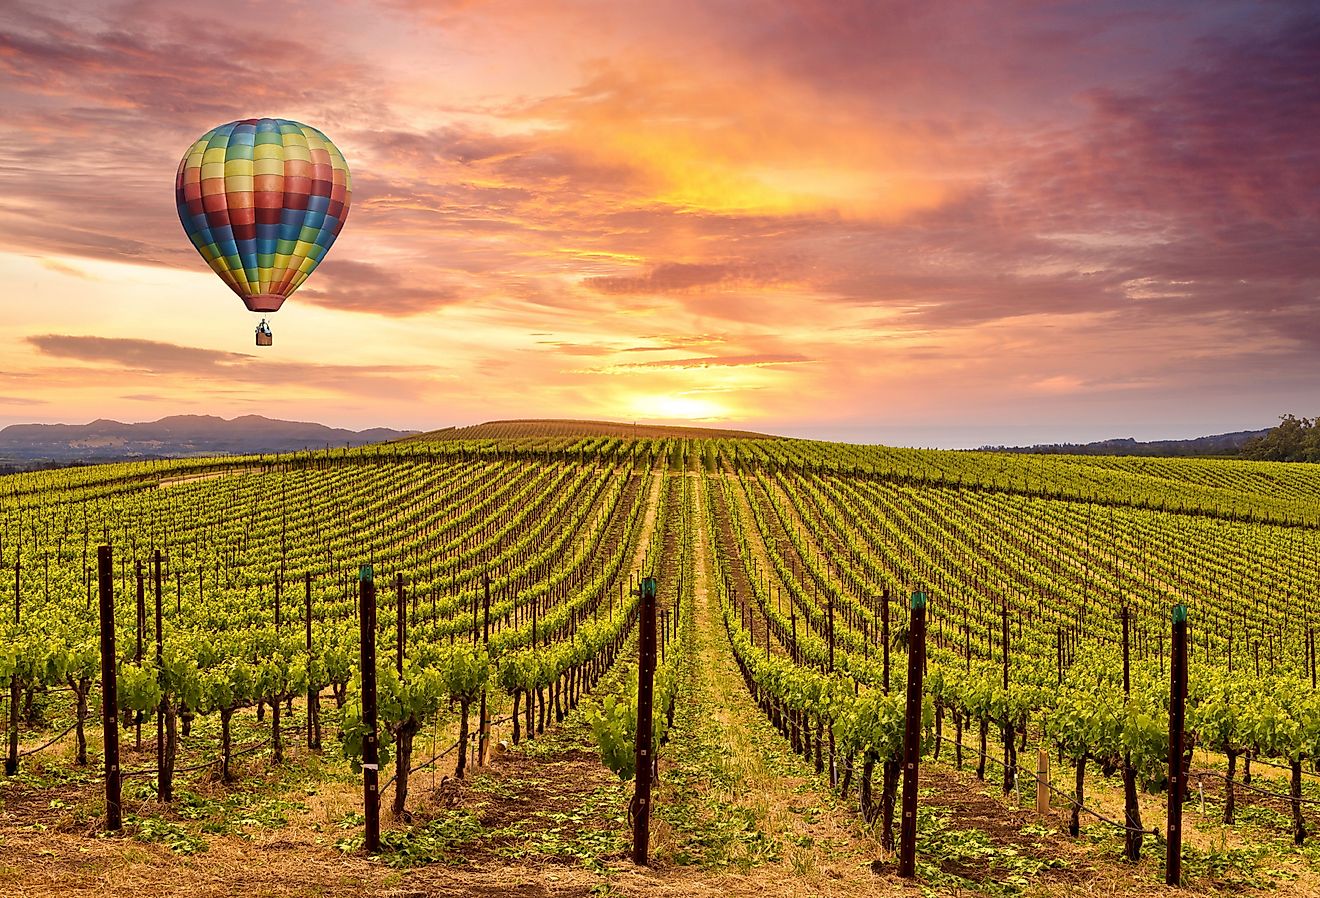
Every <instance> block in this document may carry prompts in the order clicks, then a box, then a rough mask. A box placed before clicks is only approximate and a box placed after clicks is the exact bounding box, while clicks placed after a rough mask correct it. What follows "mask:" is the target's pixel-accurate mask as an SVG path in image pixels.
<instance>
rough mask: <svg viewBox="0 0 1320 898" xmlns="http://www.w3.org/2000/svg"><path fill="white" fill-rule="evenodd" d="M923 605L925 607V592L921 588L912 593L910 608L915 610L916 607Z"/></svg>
mask: <svg viewBox="0 0 1320 898" xmlns="http://www.w3.org/2000/svg"><path fill="white" fill-rule="evenodd" d="M925 607H926V594H925V593H924V592H922V591H921V590H917V591H916V592H914V593H913V594H912V610H913V611H916V610H917V609H918V608H925Z"/></svg>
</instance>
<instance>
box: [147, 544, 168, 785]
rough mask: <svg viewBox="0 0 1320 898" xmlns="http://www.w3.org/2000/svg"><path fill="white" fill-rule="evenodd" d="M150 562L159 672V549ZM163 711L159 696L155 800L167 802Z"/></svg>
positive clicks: (161, 652) (161, 639)
mask: <svg viewBox="0 0 1320 898" xmlns="http://www.w3.org/2000/svg"><path fill="white" fill-rule="evenodd" d="M151 561H152V564H153V565H154V566H155V570H154V571H153V572H152V574H153V577H154V579H155V581H156V582H155V586H156V669H157V670H160V668H161V665H162V664H163V663H164V659H165V646H164V642H165V640H164V626H163V624H164V621H163V620H162V617H163V615H162V613H161V604H162V601H163V599H164V592H163V590H162V584H161V571H160V563H161V557H160V550H159V549H157V550H156V551H155V553H154V554H153V555H152V558H151ZM165 710H166V709H165V697H164V696H161V699H160V705H159V706H158V707H157V708H156V798H157V799H159V800H160V801H165V802H168V801H172V800H173V799H174V781H173V778H172V776H166V775H165Z"/></svg>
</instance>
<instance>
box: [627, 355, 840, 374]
mask: <svg viewBox="0 0 1320 898" xmlns="http://www.w3.org/2000/svg"><path fill="white" fill-rule="evenodd" d="M813 361H817V360H816V359H811V358H808V357H807V356H804V355H801V354H799V353H792V352H783V353H765V354H748V355H726V356H705V357H703V358H686V359H660V360H655V361H650V362H629V363H626V364H622V365H612V366H610V367H609V369H608V370H610V371H653V370H656V369H661V368H667V369H672V370H694V369H698V370H699V369H703V368H767V367H772V366H779V365H796V364H801V363H803V362H813Z"/></svg>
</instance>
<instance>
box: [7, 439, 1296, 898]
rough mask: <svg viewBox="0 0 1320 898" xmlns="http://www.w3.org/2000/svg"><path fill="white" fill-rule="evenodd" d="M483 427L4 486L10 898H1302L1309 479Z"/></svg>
mask: <svg viewBox="0 0 1320 898" xmlns="http://www.w3.org/2000/svg"><path fill="white" fill-rule="evenodd" d="M484 427H485V428H487V430H485V431H483V430H482V429H480V428H469V429H465V430H462V431H448V432H440V433H439V434H434V435H428V436H424V437H421V438H414V439H410V440H407V441H404V442H400V443H394V444H386V445H380V446H373V447H367V448H365V449H356V450H342V451H341V450H331V451H325V452H320V451H318V452H307V453H298V454H292V455H279V456H264V457H255V456H253V457H226V458H217V459H205V460H198V459H189V460H186V461H173V462H155V463H141V464H120V465H107V466H100V467H86V468H72V469H67V470H62V471H54V472H43V473H34V474H22V475H11V476H7V477H4V478H0V564H3V567H2V568H0V599H3V601H0V609H3V612H2V613H0V637H2V640H3V641H2V642H0V684H3V686H4V696H3V701H2V702H0V707H2V708H3V723H4V727H5V739H4V742H3V752H2V753H3V755H4V771H3V772H4V775H3V778H0V890H2V891H3V893H4V894H6V895H15V896H28V895H46V894H62V895H102V894H130V893H132V894H141V895H150V894H162V895H174V894H179V895H182V894H193V895H196V894H200V895H212V894H214V895H223V894H234V893H235V892H238V891H249V892H251V893H252V894H270V895H313V894H318V895H319V894H353V895H360V894H399V895H403V894H408V895H413V894H417V895H432V894H435V895H440V894H478V895H481V894H487V895H503V894H514V893H517V894H545V895H551V894H555V895H558V894H563V895H579V894H580V895H587V894H683V895H687V894H710V895H714V894H725V895H727V894H748V895H750V894H782V895H816V894H826V895H853V894H856V895H861V894H868V895H869V894H875V893H877V892H881V893H883V892H885V891H892V892H894V893H900V892H903V893H908V892H911V893H913V894H915V890H916V889H917V888H923V889H926V890H928V891H934V892H937V893H943V892H948V893H955V892H959V891H961V890H971V891H973V892H984V893H988V894H1028V895H1064V894H1083V893H1085V894H1091V893H1092V891H1093V890H1097V889H1102V890H1104V891H1105V892H1106V893H1107V894H1144V893H1147V892H1154V891H1160V890H1162V889H1163V888H1164V886H1163V885H1162V883H1163V882H1164V881H1165V876H1166V861H1167V859H1168V856H1169V850H1170V845H1171V844H1172V845H1175V846H1177V845H1178V843H1177V842H1172V843H1171V842H1170V841H1169V838H1170V834H1171V830H1170V827H1169V826H1168V820H1169V819H1171V818H1177V819H1178V820H1179V821H1180V823H1179V840H1180V843H1181V845H1180V850H1178V851H1177V855H1178V857H1180V858H1181V859H1182V873H1181V877H1182V882H1183V885H1184V886H1186V887H1187V888H1188V889H1190V890H1194V891H1200V892H1211V893H1216V892H1228V891H1233V892H1242V891H1268V890H1277V891H1282V892H1290V893H1291V892H1295V893H1298V894H1302V893H1313V892H1314V890H1316V889H1317V888H1320V876H1317V873H1320V850H1317V844H1320V843H1318V841H1317V837H1316V836H1315V835H1313V830H1315V829H1316V827H1317V821H1320V814H1317V813H1316V807H1317V805H1318V804H1320V774H1318V773H1317V771H1320V693H1317V691H1316V685H1317V679H1316V676H1317V671H1316V647H1315V635H1316V634H1315V629H1316V624H1317V619H1316V613H1317V610H1320V609H1317V603H1316V599H1317V595H1318V594H1320V473H1317V472H1315V471H1314V469H1313V467H1312V466H1306V465H1284V464H1275V463H1252V462H1234V461H1216V460H1202V459H1197V460H1181V459H1179V460H1174V459H1158V458H1109V457H1070V456H1031V455H1016V454H1014V455H1008V454H993V453H977V452H940V451H933V450H931V451H924V450H902V449H888V448H882V447H863V446H851V445H844V444H828V443H816V442H807V441H796V440H781V439H774V438H761V437H756V438H753V437H755V435H748V437H747V438H741V437H736V436H731V435H729V434H726V433H714V435H711V436H701V435H700V434H701V432H700V431H697V430H680V429H670V430H664V431H659V432H651V431H648V430H647V429H646V428H642V429H640V430H638V429H636V428H631V427H628V426H625V425H618V426H612V427H610V428H608V429H602V430H595V431H593V430H592V428H591V426H590V425H587V424H579V423H578V422H547V423H546V425H545V426H544V427H540V428H538V427H537V426H536V424H535V422H530V423H529V422H497V423H496V424H495V425H484ZM651 581H653V582H654V584H655V590H656V592H655V596H654V600H653V605H652V604H648V603H649V602H651V601H652V600H651V599H649V598H647V596H648V593H647V591H646V589H647V588H649V587H646V584H648V583H650V582H651ZM108 611H112V612H113V620H114V626H113V649H111V650H110V654H109V655H105V654H104V651H105V649H104V647H105V646H106V645H108V642H107V640H108V639H109V636H110V635H111V634H110V633H109V632H107V630H106V628H104V627H103V626H102V621H103V620H106V619H107V618H106V617H105V616H104V615H105V614H106V613H107V612H108ZM652 619H653V620H654V624H653V627H654V629H653V630H652V629H651V626H652ZM1184 620H1185V630H1183V629H1179V627H1180V626H1182V623H1181V622H1182V621H1184ZM914 623H915V624H916V625H917V627H918V629H913V625H914ZM1183 632H1185V634H1186V637H1185V642H1184V643H1182V644H1175V642H1174V634H1175V633H1183ZM1180 638H1181V637H1180ZM652 641H653V642H654V649H655V651H654V659H653V660H654V677H653V680H652V681H651V685H648V686H646V687H645V696H644V697H643V699H642V701H641V703H640V704H641V705H642V707H643V708H644V707H645V705H646V704H647V703H649V704H650V706H651V713H650V716H649V718H643V719H639V711H638V708H639V677H638V664H639V656H640V657H643V658H644V657H646V652H647V650H648V649H647V647H648V646H649V645H650V644H651V642H652ZM639 644H640V648H641V649H642V651H640V652H639ZM368 645H369V646H370V654H368V653H367V648H368ZM1184 650H1185V658H1186V665H1187V676H1186V681H1185V687H1186V714H1185V722H1184V724H1183V725H1184V727H1185V737H1184V739H1183V743H1182V745H1177V744H1176V742H1177V740H1174V744H1173V745H1171V743H1170V735H1169V734H1170V719H1171V701H1172V696H1173V695H1177V694H1178V688H1177V685H1176V684H1177V678H1176V677H1175V678H1174V682H1175V687H1174V689H1173V692H1172V693H1171V675H1172V674H1174V673H1175V672H1176V671H1178V670H1180V669H1181V668H1180V667H1179V664H1180V663H1181V659H1182V658H1183V657H1184V655H1183V653H1182V652H1183V651H1184ZM364 658H374V664H373V663H371V662H370V661H369V662H368V663H367V665H366V669H365V671H364V665H363V659H364ZM107 659H108V660H107ZM103 660H105V663H104V665H103ZM364 673H365V676H364ZM107 677H110V678H112V679H106V678H107ZM642 679H646V678H645V677H643V678H642ZM106 682H114V683H115V686H114V694H113V695H108V694H107V693H106V691H105V689H104V688H103V685H102V684H103V683H106ZM910 683H911V685H912V687H913V688H912V689H911V690H909V685H910ZM909 693H910V694H909ZM914 702H915V704H914ZM914 708H915V713H913V709H914ZM648 729H649V730H650V731H651V733H652V737H651V740H650V743H649V746H648V752H647V754H646V755H645V756H644V757H646V758H647V762H646V764H645V769H639V768H638V763H637V760H638V758H640V757H643V755H642V754H641V753H640V752H638V751H636V750H635V749H636V747H637V746H638V745H640V744H642V743H643V742H646V737H645V734H646V731H647V730H648ZM639 730H640V731H641V733H642V738H641V740H640V741H639V738H638V732H639ZM110 733H113V734H114V739H113V740H112V739H111V738H107V736H108V734H110ZM913 739H915V740H916V741H915V742H914V741H913ZM905 742H906V743H907V747H908V748H910V749H912V750H913V751H915V752H916V753H917V754H919V756H920V763H919V765H917V764H915V763H914V764H913V765H911V771H912V773H913V774H914V775H916V774H917V769H918V767H919V783H920V789H919V790H918V789H913V790H912V793H911V796H910V799H911V801H912V802H913V804H912V806H911V809H912V810H911V814H910V821H911V824H912V826H911V831H912V832H913V833H915V864H916V866H915V871H914V872H915V880H916V882H917V884H918V885H917V886H913V885H911V884H910V883H909V881H908V880H907V879H906V878H904V877H901V876H899V875H898V874H899V872H900V866H901V865H900V864H899V856H900V854H901V851H900V849H901V847H902V846H901V845H900V841H901V834H902V830H903V829H904V827H903V822H904V820H905V819H909V818H908V817H905V816H904V813H903V811H902V808H901V807H900V799H901V798H902V799H903V800H904V801H905V802H906V801H907V800H908V798H907V796H904V795H902V794H901V793H902V792H903V790H902V789H901V784H902V779H903V777H904V775H905V774H906V773H907V772H908V769H909V765H906V764H904V763H903V761H904V751H905ZM115 744H117V746H118V748H117V754H118V757H117V759H116V758H115V753H116V748H115V747H114V746H115ZM913 761H914V762H915V757H914V758H913ZM1171 762H1172V763H1171ZM652 779H653V780H654V782H653V784H649V785H647V788H648V790H652V791H648V795H650V796H651V798H650V799H649V800H648V802H647V803H646V804H645V806H642V805H639V804H638V803H637V802H636V801H635V800H633V790H634V782H635V781H640V782H638V785H639V786H640V785H642V784H647V783H649V782H650V781H651V780H652ZM112 783H114V784H117V785H115V788H116V789H119V790H121V797H120V800H119V801H118V803H116V802H115V801H114V800H113V799H112V798H110V797H108V796H109V795H110V794H111V793H110V791H109V790H108V789H107V787H108V786H110V785H111V784H112ZM364 783H365V786H364ZM364 788H365V793H364ZM372 794H378V795H379V797H380V804H381V808H380V810H379V833H378V835H376V834H375V833H374V832H373V826H374V825H375V823H374V816H373V815H374V814H375V813H376V811H375V810H374V809H373V808H372V807H371V801H372V799H371V797H370V796H371V795H372ZM364 795H365V797H364ZM1171 801H1172V802H1173V809H1174V811H1173V814H1172V815H1170V813H1169V806H1170V802H1171ZM364 803H365V804H364ZM1179 804H1181V806H1182V810H1181V813H1180V814H1179V812H1178V807H1179ZM638 814H645V817H646V818H648V819H649V821H650V823H649V826H650V834H649V840H650V841H649V845H650V857H649V866H648V867H645V868H639V867H636V866H634V865H633V864H632V863H630V862H629V858H630V857H631V856H632V855H631V852H630V848H632V846H633V843H632V839H633V837H634V832H635V830H634V826H635V824H636V822H637V819H636V818H637V815H638ZM116 815H119V816H120V820H119V821H118V822H119V823H120V824H121V826H120V827H119V828H115V827H108V826H107V823H108V821H109V820H110V819H112V818H113V817H115V816H116ZM108 828H109V829H111V830H113V831H114V834H113V835H107V832H106V831H107V829H108ZM254 859H256V860H257V861H258V862H257V863H254Z"/></svg>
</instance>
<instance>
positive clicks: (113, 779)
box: [96, 546, 124, 832]
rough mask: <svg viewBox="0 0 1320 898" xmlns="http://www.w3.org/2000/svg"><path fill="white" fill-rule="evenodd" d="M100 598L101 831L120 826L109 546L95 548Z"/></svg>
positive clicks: (116, 707)
mask: <svg viewBox="0 0 1320 898" xmlns="http://www.w3.org/2000/svg"><path fill="white" fill-rule="evenodd" d="M96 575H97V583H98V585H99V586H100V591H101V592H100V598H101V728H102V730H103V731H104V734H105V735H104V741H105V828H106V830H107V831H108V832H118V831H119V830H120V829H121V828H122V827H123V825H124V823H123V811H122V809H121V803H120V795H121V793H120V783H119V691H118V689H119V687H118V685H117V684H116V682H115V583H114V578H115V568H114V562H113V561H112V560H111V557H110V547H109V546H98V547H97V549H96Z"/></svg>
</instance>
